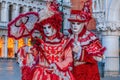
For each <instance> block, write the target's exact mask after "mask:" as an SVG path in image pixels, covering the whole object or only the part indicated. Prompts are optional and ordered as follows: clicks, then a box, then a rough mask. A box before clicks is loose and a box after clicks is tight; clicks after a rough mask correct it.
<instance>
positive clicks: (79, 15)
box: [68, 0, 91, 23]
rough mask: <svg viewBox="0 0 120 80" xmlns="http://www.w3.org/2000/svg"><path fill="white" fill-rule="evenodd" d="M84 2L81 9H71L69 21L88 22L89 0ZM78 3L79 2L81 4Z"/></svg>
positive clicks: (89, 14) (89, 17)
mask: <svg viewBox="0 0 120 80" xmlns="http://www.w3.org/2000/svg"><path fill="white" fill-rule="evenodd" d="M82 3H84V5H83V7H82V9H81V10H79V9H77V10H75V9H74V10H71V15H70V18H69V19H68V20H69V21H70V22H81V23H82V22H88V21H89V20H90V19H91V11H90V6H91V1H90V0H87V1H85V2H82ZM82 3H80V4H82Z"/></svg>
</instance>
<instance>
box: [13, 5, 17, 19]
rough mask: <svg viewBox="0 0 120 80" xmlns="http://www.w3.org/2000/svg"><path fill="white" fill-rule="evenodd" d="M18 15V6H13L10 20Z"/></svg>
mask: <svg viewBox="0 0 120 80" xmlns="http://www.w3.org/2000/svg"><path fill="white" fill-rule="evenodd" d="M18 15H19V5H17V4H14V5H13V12H12V19H14V18H15V17H17V16H18Z"/></svg>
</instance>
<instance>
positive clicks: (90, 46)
mask: <svg viewBox="0 0 120 80" xmlns="http://www.w3.org/2000/svg"><path fill="white" fill-rule="evenodd" d="M78 42H80V46H81V53H80V57H79V59H78V60H74V67H73V75H74V77H75V78H76V80H100V75H99V70H98V65H97V64H98V63H97V62H98V61H99V60H101V58H102V56H103V53H104V50H105V48H104V47H103V46H102V45H101V43H100V41H99V40H98V38H97V37H96V36H95V35H94V34H93V33H92V32H89V31H87V30H86V29H85V28H84V29H83V30H82V31H81V33H79V36H78Z"/></svg>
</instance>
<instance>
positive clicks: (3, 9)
mask: <svg viewBox="0 0 120 80" xmlns="http://www.w3.org/2000/svg"><path fill="white" fill-rule="evenodd" d="M1 21H2V22H8V4H7V3H5V2H2V7H1Z"/></svg>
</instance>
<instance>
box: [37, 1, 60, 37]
mask: <svg viewBox="0 0 120 80" xmlns="http://www.w3.org/2000/svg"><path fill="white" fill-rule="evenodd" d="M39 18H40V19H39V21H38V23H37V24H36V25H35V26H36V27H37V28H38V30H39V31H40V33H41V35H42V36H43V37H44V33H43V25H45V24H50V25H51V26H52V27H53V28H55V29H56V30H57V32H59V31H60V29H61V26H62V14H61V12H60V11H59V5H58V4H57V2H56V0H49V1H47V3H46V7H45V8H44V9H42V10H41V11H40V12H39ZM57 34H58V33H57Z"/></svg>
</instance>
